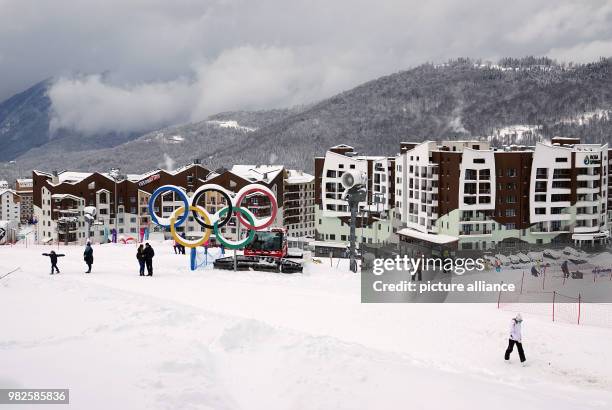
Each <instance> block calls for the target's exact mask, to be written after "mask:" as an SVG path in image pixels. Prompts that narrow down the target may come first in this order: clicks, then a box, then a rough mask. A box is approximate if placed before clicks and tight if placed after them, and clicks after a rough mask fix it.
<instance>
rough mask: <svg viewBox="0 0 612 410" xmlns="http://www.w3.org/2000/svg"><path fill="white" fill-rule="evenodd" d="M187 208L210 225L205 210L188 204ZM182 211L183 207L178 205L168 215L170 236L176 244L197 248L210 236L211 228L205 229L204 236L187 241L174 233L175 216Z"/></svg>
mask: <svg viewBox="0 0 612 410" xmlns="http://www.w3.org/2000/svg"><path fill="white" fill-rule="evenodd" d="M189 210H190V211H194V212H197V213H198V214H199V215H200V216H201V217H202V218H204V221H206V223H207V224H208V225H210V218H209V217H208V212H206V211H205V210H204V209H202V208H200V207H199V206H194V205H190V206H189ZM184 211H185V208H184V207H180V208H177V209H176V210H175V211H174V212H172V216H171V217H170V232H171V233H172V237H173V238H174V240H175V241H176V242H177V243H178V244H180V245H183V246H184V247H186V248H197V247H198V246H202V245H204V244H205V243H206V242H207V241H208V238H210V234H211V232H212V230H211V229H205V230H204V236H203V237H202V238H200V239H198V240H195V241H188V240H186V239H183V238H181V237H180V236H179V235H178V234H177V233H176V226H175V223H176V217H177V215H179V214H181V213H183V212H184Z"/></svg>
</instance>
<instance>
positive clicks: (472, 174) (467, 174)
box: [465, 169, 476, 181]
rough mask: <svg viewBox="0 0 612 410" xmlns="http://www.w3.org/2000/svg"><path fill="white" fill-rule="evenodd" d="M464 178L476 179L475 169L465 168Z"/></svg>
mask: <svg viewBox="0 0 612 410" xmlns="http://www.w3.org/2000/svg"><path fill="white" fill-rule="evenodd" d="M465 179H466V180H468V181H474V180H476V170H475V169H466V170H465Z"/></svg>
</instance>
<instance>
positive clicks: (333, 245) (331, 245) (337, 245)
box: [312, 241, 359, 249]
mask: <svg viewBox="0 0 612 410" xmlns="http://www.w3.org/2000/svg"><path fill="white" fill-rule="evenodd" d="M312 245H314V246H324V247H326V248H341V249H346V247H347V246H348V244H347V243H345V242H327V241H314V242H312ZM356 245H357V246H359V243H357V244H356Z"/></svg>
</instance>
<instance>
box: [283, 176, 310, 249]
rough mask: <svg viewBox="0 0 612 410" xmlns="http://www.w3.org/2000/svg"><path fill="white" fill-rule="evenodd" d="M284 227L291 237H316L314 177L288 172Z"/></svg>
mask: <svg viewBox="0 0 612 410" xmlns="http://www.w3.org/2000/svg"><path fill="white" fill-rule="evenodd" d="M283 204H284V205H283V208H284V213H283V225H284V226H285V227H286V228H287V232H288V235H289V237H291V238H297V239H305V238H314V236H315V183H314V175H310V174H307V173H305V172H303V171H297V170H288V171H287V174H286V176H285V188H284V196H283Z"/></svg>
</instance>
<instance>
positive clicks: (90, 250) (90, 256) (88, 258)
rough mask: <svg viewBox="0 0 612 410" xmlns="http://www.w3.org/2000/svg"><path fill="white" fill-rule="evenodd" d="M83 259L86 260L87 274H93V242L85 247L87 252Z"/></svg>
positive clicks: (84, 253)
mask: <svg viewBox="0 0 612 410" xmlns="http://www.w3.org/2000/svg"><path fill="white" fill-rule="evenodd" d="M83 259H84V260H85V263H86V264H87V268H88V269H87V272H85V273H91V265H93V248H92V247H91V242H89V241H88V242H87V245H86V246H85V252H83Z"/></svg>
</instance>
